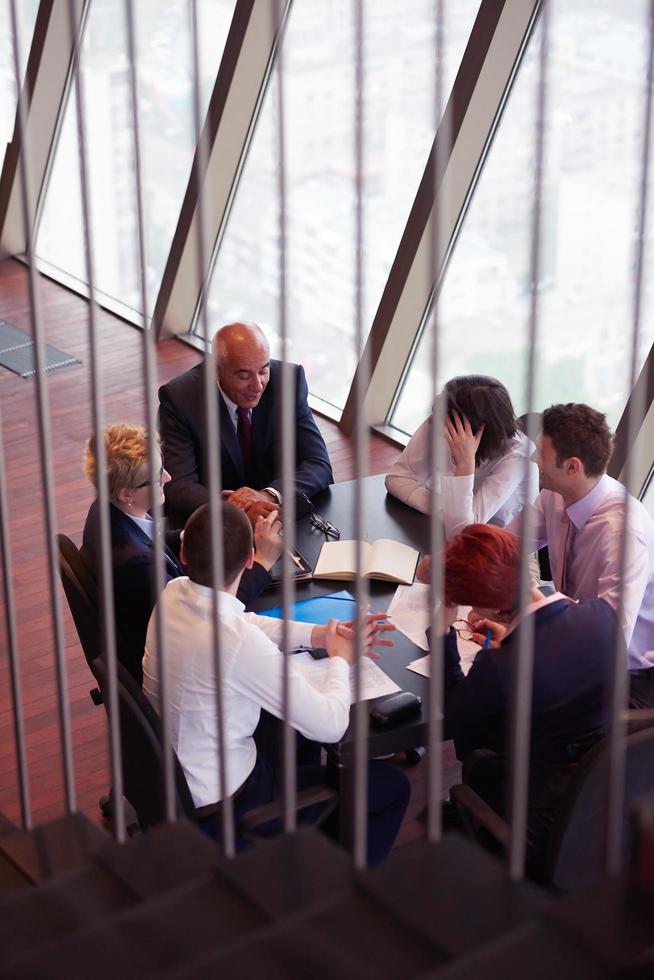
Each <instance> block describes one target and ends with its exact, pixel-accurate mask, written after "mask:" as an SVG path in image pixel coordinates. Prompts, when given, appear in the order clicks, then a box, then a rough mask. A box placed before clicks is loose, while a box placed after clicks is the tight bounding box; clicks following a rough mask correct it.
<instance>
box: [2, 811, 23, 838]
mask: <svg viewBox="0 0 654 980" xmlns="http://www.w3.org/2000/svg"><path fill="white" fill-rule="evenodd" d="M17 830H20V827H19V826H18V824H17V823H14V821H13V820H10V819H9V817H6V816H5V815H4V813H0V837H4V836H5V834H15V833H16V831H17Z"/></svg>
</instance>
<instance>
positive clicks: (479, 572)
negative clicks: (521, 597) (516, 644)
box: [444, 524, 520, 610]
mask: <svg viewBox="0 0 654 980" xmlns="http://www.w3.org/2000/svg"><path fill="white" fill-rule="evenodd" d="M519 584H520V540H519V538H517V537H516V535H515V534H512V533H511V531H506V530H505V529H504V528H501V527H495V525H494V524H469V525H468V527H467V528H465V530H463V531H462V532H461V534H457V536H456V537H455V538H452V540H451V541H450V542H449V543H448V544H447V545H446V547H445V588H444V595H445V602H446V603H447V604H448V605H449V606H479V608H481V609H502V610H509V609H514V608H515V606H516V604H517V601H518V589H519Z"/></svg>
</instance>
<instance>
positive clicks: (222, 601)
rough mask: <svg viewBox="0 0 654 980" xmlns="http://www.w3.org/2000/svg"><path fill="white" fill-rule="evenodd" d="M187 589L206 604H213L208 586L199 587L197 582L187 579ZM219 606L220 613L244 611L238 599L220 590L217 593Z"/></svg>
mask: <svg viewBox="0 0 654 980" xmlns="http://www.w3.org/2000/svg"><path fill="white" fill-rule="evenodd" d="M188 584H189V589H190V590H191V591H192V592H195V593H196V594H197V595H198V596H199V597H200V598H201V599H206V600H207V602H213V596H214V590H213V589H211V588H209V586H208V585H199V583H198V582H194V581H193V580H192V579H188ZM218 596H219V600H218V601H219V605H220V608H221V611H222V612H233V613H237V614H240V613H242V612H243V611H244V609H245V606H244V605H243V603H242V602H241V600H240V599H237V598H236V596H235V595H232V593H231V592H225V591H223V590H222V589H221V590H220V591H219V592H218Z"/></svg>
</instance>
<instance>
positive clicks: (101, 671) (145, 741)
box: [91, 657, 195, 829]
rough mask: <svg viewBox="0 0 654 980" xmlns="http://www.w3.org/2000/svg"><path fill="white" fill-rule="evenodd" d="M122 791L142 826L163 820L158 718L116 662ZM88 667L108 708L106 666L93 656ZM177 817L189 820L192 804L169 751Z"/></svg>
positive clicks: (160, 739)
mask: <svg viewBox="0 0 654 980" xmlns="http://www.w3.org/2000/svg"><path fill="white" fill-rule="evenodd" d="M117 666H118V699H119V704H120V740H121V749H122V761H123V783H124V788H123V792H124V794H125V796H126V797H127V799H128V800H129V802H130V803H131V804H132V806H133V807H134V809H135V810H136V813H137V816H138V819H139V824H140V825H141V827H143V828H144V829H145V828H146V827H152V826H154V825H155V824H159V823H164V821H165V820H166V809H165V796H164V756H163V741H162V731H161V720H160V718H159V715H158V714H157V712H156V711H155V710H154V708H153V707H152V705H151V704H150V702H149V701H148V699H147V698H146V696H145V695H144V694H143V692H142V691H141V689H140V688H139V686H138V685H137V684H136V682H135V681H134V678H133V677H132V676H131V674H130V673H129V672H128V671H127V670H126V669H125V668H124V667H123V666H122V664H118V665H117ZM91 670H92V671H93V675H94V677H95V679H96V680H97V682H98V686H99V688H100V690H101V691H102V696H103V700H104V704H105V707H106V708H107V711H109V702H108V691H107V687H108V675H107V666H106V663H105V661H104V660H103V659H102V658H99V657H98V658H96V659H95V660H94V661H93V662H92V664H91ZM173 767H174V777H175V801H176V810H177V816H179V817H181V816H186V817H189V818H191V819H193V818H194V816H195V806H194V804H193V798H192V796H191V791H190V790H189V788H188V783H187V782H186V777H185V776H184V771H183V769H182V767H181V765H180V763H179V759H178V758H177V756H176V755H175V754H174V753H173Z"/></svg>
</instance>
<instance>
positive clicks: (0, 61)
mask: <svg viewBox="0 0 654 980" xmlns="http://www.w3.org/2000/svg"><path fill="white" fill-rule="evenodd" d="M38 9H39V0H21V2H20V3H17V4H16V15H17V19H18V32H19V33H18V42H19V55H18V57H19V61H20V67H21V72H22V74H23V77H25V69H26V68H27V59H28V57H29V52H30V45H31V43H32V34H33V32H34V23H35V21H36V12H37V10H38ZM16 104H17V96H16V78H15V73H14V45H13V40H12V31H11V8H10V6H9V0H3V2H2V3H0V164H1V163H2V160H3V159H4V154H5V148H6V144H7V143H9V142H10V141H11V138H12V136H13V134H14V122H15V119H16Z"/></svg>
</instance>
